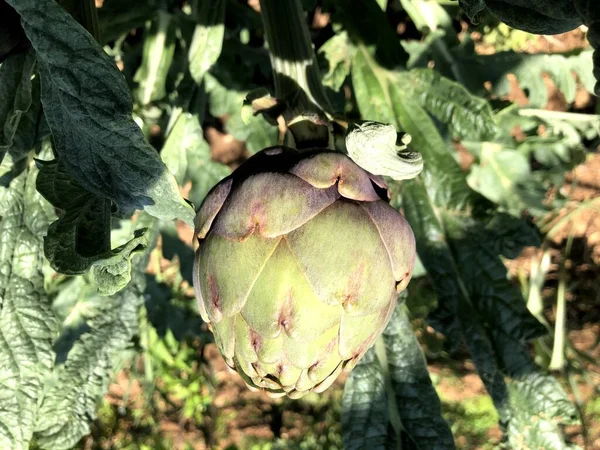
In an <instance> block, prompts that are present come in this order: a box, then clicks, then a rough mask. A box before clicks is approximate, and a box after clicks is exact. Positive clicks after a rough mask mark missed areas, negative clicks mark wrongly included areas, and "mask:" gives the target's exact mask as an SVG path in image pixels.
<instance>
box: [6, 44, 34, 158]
mask: <svg viewBox="0 0 600 450" xmlns="http://www.w3.org/2000/svg"><path fill="white" fill-rule="evenodd" d="M35 62H36V58H35V53H34V52H33V51H28V52H25V53H21V54H18V55H14V56H10V57H9V58H8V59H7V60H6V61H4V62H3V63H2V65H1V66H0V125H1V127H0V162H1V161H2V158H3V157H4V155H5V154H6V152H7V151H9V149H11V148H12V147H13V146H15V147H17V152H26V151H29V150H30V149H31V147H32V146H33V140H32V137H35V132H34V130H35V125H36V122H37V115H38V114H39V80H32V78H33V75H34V69H35ZM36 94H37V96H36ZM32 104H33V107H32ZM15 140H16V141H17V142H15Z"/></svg>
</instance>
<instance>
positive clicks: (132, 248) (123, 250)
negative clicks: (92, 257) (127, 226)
mask: <svg viewBox="0 0 600 450" xmlns="http://www.w3.org/2000/svg"><path fill="white" fill-rule="evenodd" d="M146 231H147V230H146V229H145V228H142V229H139V230H136V231H135V233H134V235H133V239H131V240H130V241H129V242H127V243H126V244H123V245H122V246H120V247H118V248H116V249H114V250H113V251H112V252H111V253H112V256H107V257H106V258H103V259H101V260H98V261H95V262H94V264H93V266H92V275H93V279H94V282H95V284H96V286H97V288H98V293H99V294H100V295H114V294H116V293H117V292H119V291H120V290H121V289H123V288H125V286H127V285H128V284H129V282H130V281H131V268H132V267H131V264H132V261H131V259H132V257H133V256H134V255H136V254H138V253H141V252H143V251H144V250H146V247H147V246H148V238H147V237H146V236H145V233H146Z"/></svg>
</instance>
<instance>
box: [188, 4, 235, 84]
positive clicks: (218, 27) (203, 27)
mask: <svg viewBox="0 0 600 450" xmlns="http://www.w3.org/2000/svg"><path fill="white" fill-rule="evenodd" d="M225 3H226V2H225V0H213V1H211V2H202V3H201V4H200V7H199V9H198V11H197V13H196V14H195V19H196V27H195V29H194V34H193V36H192V42H191V44H190V50H189V53H188V59H189V70H190V74H191V75H192V78H193V79H194V81H195V82H196V83H198V84H200V82H201V81H202V79H203V78H204V74H205V73H206V72H207V71H208V69H210V67H211V66H212V65H213V64H214V63H216V62H217V59H218V58H219V55H220V54H221V49H222V47H223V36H224V34H225V24H224V22H225Z"/></svg>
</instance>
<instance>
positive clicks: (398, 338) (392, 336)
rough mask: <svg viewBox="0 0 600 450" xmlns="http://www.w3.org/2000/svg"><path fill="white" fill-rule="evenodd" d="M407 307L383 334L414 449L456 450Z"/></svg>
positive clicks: (399, 309) (399, 310)
mask: <svg viewBox="0 0 600 450" xmlns="http://www.w3.org/2000/svg"><path fill="white" fill-rule="evenodd" d="M402 308H403V306H402V305H399V306H397V307H396V310H395V311H394V313H393V315H392V318H391V319H390V322H389V324H388V325H387V327H386V328H385V330H384V332H383V341H384V343H385V350H386V355H387V364H388V367H389V369H388V371H389V377H390V380H391V386H392V389H393V391H394V395H395V398H396V405H397V407H398V413H399V415H400V420H401V421H402V428H403V429H404V431H405V432H406V433H407V434H408V439H409V441H410V442H411V445H410V448H415V449H423V450H429V449H431V450H435V449H440V450H446V449H454V448H455V447H454V439H453V437H452V433H451V432H450V428H449V427H448V424H447V423H446V421H445V420H444V419H443V418H442V413H441V403H440V399H439V398H438V395H437V393H436V391H435V389H434V387H433V385H432V384H431V379H430V378H429V372H428V370H427V362H426V361H425V357H424V356H423V352H422V351H421V347H420V346H419V342H418V341H417V338H416V336H415V334H414V332H413V329H412V326H411V323H410V321H409V320H408V316H407V315H406V312H405V311H404V310H403V309H402Z"/></svg>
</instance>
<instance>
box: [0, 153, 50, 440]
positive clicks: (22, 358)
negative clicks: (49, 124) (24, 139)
mask: <svg viewBox="0 0 600 450" xmlns="http://www.w3.org/2000/svg"><path fill="white" fill-rule="evenodd" d="M13 164H14V162H13V160H12V158H11V156H10V155H7V156H6V158H5V159H4V161H3V163H2V166H0V172H1V174H2V178H3V179H5V178H10V182H6V185H5V186H3V187H0V215H1V216H2V219H1V221H0V236H1V237H0V265H1V267H2V270H1V271H0V387H1V388H0V405H1V406H0V447H1V448H6V449H13V450H26V449H28V448H29V441H30V439H31V436H32V433H33V430H34V426H35V422H36V420H37V417H38V414H39V399H40V398H41V396H42V394H43V390H44V381H45V377H46V376H48V374H49V373H50V371H51V370H52V366H53V364H54V352H53V351H52V341H53V338H54V336H55V332H56V321H55V317H54V314H53V313H52V310H51V308H50V302H49V299H48V297H47V295H46V292H45V290H44V275H43V273H42V264H43V243H42V235H43V233H44V231H45V228H46V227H47V226H48V221H49V218H50V217H51V215H52V212H51V211H50V210H48V205H47V203H45V202H44V200H43V199H42V198H41V196H40V195H39V194H38V193H37V192H36V190H35V177H36V175H37V170H36V169H35V167H33V168H30V169H29V170H27V168H26V167H25V166H23V165H22V166H21V167H22V171H21V173H18V172H17V173H14V172H13V173H11V171H12V170H14V167H13Z"/></svg>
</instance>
